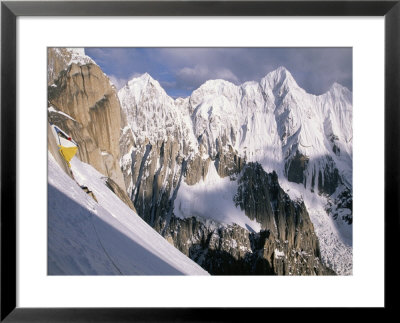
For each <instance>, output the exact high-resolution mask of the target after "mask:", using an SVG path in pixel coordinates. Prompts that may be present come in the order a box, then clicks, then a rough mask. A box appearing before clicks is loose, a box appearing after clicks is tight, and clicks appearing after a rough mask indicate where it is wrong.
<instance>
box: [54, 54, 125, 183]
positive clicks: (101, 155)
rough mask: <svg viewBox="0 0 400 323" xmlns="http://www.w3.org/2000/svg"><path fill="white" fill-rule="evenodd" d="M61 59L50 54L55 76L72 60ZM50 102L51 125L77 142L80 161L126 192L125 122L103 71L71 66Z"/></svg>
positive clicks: (58, 81)
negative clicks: (122, 144)
mask: <svg viewBox="0 0 400 323" xmlns="http://www.w3.org/2000/svg"><path fill="white" fill-rule="evenodd" d="M49 53H52V51H51V50H50V51H49ZM57 55H58V56H57ZM57 55H56V54H54V53H53V54H49V59H50V60H49V70H52V71H53V73H55V72H56V71H58V70H59V69H61V68H62V67H64V63H65V61H67V60H68V59H66V58H65V57H64V59H63V60H62V59H61V58H62V57H63V56H62V55H61V56H60V55H59V53H58V54H57ZM59 57H61V58H60V59H57V58H59ZM67 58H68V57H67ZM84 62H85V60H84ZM51 64H53V67H52V68H51ZM53 77H54V76H53ZM48 100H49V106H50V111H49V120H50V122H52V123H54V124H56V125H58V126H59V127H60V128H62V129H63V130H65V131H66V132H68V133H69V134H70V135H71V136H72V137H73V138H74V140H75V141H76V142H77V143H78V145H79V150H78V156H79V158H80V159H81V160H82V161H84V162H86V163H89V164H91V165H92V166H93V167H95V168H96V169H97V170H98V171H99V172H101V173H102V174H104V175H106V176H107V177H110V178H111V179H112V180H113V181H115V182H116V183H117V184H118V185H119V186H120V187H121V188H122V189H124V190H125V189H126V186H125V182H124V178H123V175H122V172H121V168H120V147H119V140H120V132H121V129H122V128H124V126H125V125H124V124H123V120H124V119H123V117H122V116H121V107H120V103H119V100H118V97H117V93H116V89H115V87H114V86H112V84H111V83H110V81H109V79H108V77H107V76H106V75H105V74H104V73H103V72H102V70H101V69H100V67H99V66H98V65H96V64H94V63H88V64H85V65H82V64H81V62H78V63H74V62H73V63H71V64H69V65H68V66H67V67H66V69H62V70H61V71H60V72H59V74H58V76H57V78H56V79H54V81H53V83H52V84H51V85H50V86H49V87H48ZM60 112H61V113H60Z"/></svg>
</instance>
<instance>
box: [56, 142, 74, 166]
mask: <svg viewBox="0 0 400 323" xmlns="http://www.w3.org/2000/svg"><path fill="white" fill-rule="evenodd" d="M58 148H59V150H60V154H61V156H63V157H64V159H65V161H66V162H67V164H68V166H69V167H71V165H70V163H69V162H70V161H71V159H72V157H74V156H75V154H76V152H77V150H78V147H76V146H75V147H63V146H60V145H58Z"/></svg>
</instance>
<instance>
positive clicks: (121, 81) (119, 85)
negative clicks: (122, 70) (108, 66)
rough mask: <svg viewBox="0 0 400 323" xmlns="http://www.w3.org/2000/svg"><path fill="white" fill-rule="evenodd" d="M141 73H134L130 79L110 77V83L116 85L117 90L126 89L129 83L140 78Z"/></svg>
mask: <svg viewBox="0 0 400 323" xmlns="http://www.w3.org/2000/svg"><path fill="white" fill-rule="evenodd" d="M140 75H142V74H140V73H134V74H132V76H131V77H129V78H121V77H116V76H115V75H109V76H108V77H109V78H110V81H111V82H112V83H113V84H114V85H115V87H116V88H117V90H119V89H121V88H123V87H124V85H125V84H126V83H128V81H130V80H132V79H133V78H135V77H139V76H140Z"/></svg>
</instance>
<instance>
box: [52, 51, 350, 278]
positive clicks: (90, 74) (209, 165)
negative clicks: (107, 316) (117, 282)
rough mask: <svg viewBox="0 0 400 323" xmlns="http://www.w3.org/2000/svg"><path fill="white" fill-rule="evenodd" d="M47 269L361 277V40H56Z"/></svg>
mask: <svg viewBox="0 0 400 323" xmlns="http://www.w3.org/2000/svg"><path fill="white" fill-rule="evenodd" d="M47 57H48V61H47V62H48V69H47V79H48V82H47V88H48V91H47V93H48V106H47V109H48V125H47V129H48V275H352V268H353V248H352V240H353V239H352V232H353V230H352V225H353V224H352V220H353V212H352V194H353V183H352V177H353V165H352V163H353V162H352V159H353V146H352V145H353V143H352V139H353V115H352V111H353V107H352V106H353V103H352V48H349V47H346V48H338V47H332V48H331V47H329V48H328V47H323V48H318V47H317V48H314V47H312V48H311V47H310V48H298V47H296V48H294V47H287V48H275V47H274V48H272V47H271V48H269V47H268V48H254V47H252V48H237V47H235V48H225V47H224V48H214V47H212V48H204V47H202V48H156V47H154V48H93V47H89V48H48V53H47Z"/></svg>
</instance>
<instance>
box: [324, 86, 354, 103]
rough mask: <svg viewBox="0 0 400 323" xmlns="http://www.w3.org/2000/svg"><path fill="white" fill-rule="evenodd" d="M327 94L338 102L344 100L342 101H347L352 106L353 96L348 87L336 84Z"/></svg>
mask: <svg viewBox="0 0 400 323" xmlns="http://www.w3.org/2000/svg"><path fill="white" fill-rule="evenodd" d="M327 94H329V95H330V96H333V97H335V98H336V99H337V100H342V101H343V100H345V101H347V102H348V103H349V104H352V101H353V99H352V98H353V95H352V93H351V91H350V90H349V89H348V88H347V87H345V86H343V85H341V84H339V83H337V82H334V83H333V84H332V85H331V87H330V88H329V90H328V92H327Z"/></svg>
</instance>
